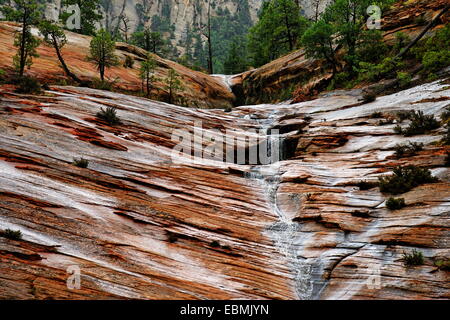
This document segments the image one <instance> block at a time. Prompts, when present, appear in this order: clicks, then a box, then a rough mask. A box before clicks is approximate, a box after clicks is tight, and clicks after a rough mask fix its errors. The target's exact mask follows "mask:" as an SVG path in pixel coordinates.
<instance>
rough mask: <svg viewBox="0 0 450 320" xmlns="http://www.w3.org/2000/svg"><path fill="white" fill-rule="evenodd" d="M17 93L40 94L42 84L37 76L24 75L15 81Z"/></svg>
mask: <svg viewBox="0 0 450 320" xmlns="http://www.w3.org/2000/svg"><path fill="white" fill-rule="evenodd" d="M13 83H14V84H15V85H17V87H16V92H17V93H25V94H39V93H41V92H42V88H41V84H40V83H39V81H38V80H37V79H36V78H33V77H29V76H23V77H20V78H18V79H16V80H14V81H13Z"/></svg>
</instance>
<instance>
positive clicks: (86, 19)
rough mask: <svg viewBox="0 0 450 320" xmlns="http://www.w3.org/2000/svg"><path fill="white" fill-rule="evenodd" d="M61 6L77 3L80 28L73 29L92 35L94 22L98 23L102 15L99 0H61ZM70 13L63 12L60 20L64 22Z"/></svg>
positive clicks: (94, 28)
mask: <svg viewBox="0 0 450 320" xmlns="http://www.w3.org/2000/svg"><path fill="white" fill-rule="evenodd" d="M61 4H62V5H63V6H70V5H78V7H79V8H80V14H81V16H80V20H81V29H80V30H73V31H74V32H78V33H81V34H85V35H88V36H94V35H95V30H96V24H97V23H99V22H100V21H101V20H102V18H103V16H102V14H101V13H100V0H62V2H61ZM70 15H71V13H63V14H62V15H61V18H62V20H63V21H64V22H65V21H66V20H67V19H68V18H69V16H70Z"/></svg>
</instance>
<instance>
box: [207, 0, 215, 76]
mask: <svg viewBox="0 0 450 320" xmlns="http://www.w3.org/2000/svg"><path fill="white" fill-rule="evenodd" d="M208 55H209V60H208V71H209V73H210V74H213V73H214V70H213V61H212V44H211V0H209V1H208Z"/></svg>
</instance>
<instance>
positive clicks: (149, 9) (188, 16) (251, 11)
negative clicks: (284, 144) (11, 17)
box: [47, 0, 330, 55]
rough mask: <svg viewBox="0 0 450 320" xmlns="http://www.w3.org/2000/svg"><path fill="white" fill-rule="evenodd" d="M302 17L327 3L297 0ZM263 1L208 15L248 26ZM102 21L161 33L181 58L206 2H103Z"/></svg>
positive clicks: (226, 6) (221, 6)
mask: <svg viewBox="0 0 450 320" xmlns="http://www.w3.org/2000/svg"><path fill="white" fill-rule="evenodd" d="M297 1H298V2H299V5H300V6H301V10H302V12H303V14H304V15H305V16H307V17H309V18H312V19H314V17H315V16H316V13H317V12H322V11H323V10H324V9H325V7H326V5H327V4H328V3H329V2H330V0H312V1H310V0H297ZM263 3H264V0H211V14H212V15H213V16H214V15H217V13H218V12H219V11H220V10H228V11H229V12H230V13H231V15H236V14H239V13H241V14H243V15H244V16H249V17H250V19H251V23H252V24H253V23H255V22H256V21H257V19H258V11H259V9H260V8H261V6H262V4H263ZM101 5H102V11H103V16H104V20H103V22H102V24H103V25H104V26H105V27H106V28H107V29H109V30H110V31H115V30H118V27H119V25H120V27H121V28H123V22H122V21H121V20H122V18H123V17H126V19H128V20H129V22H128V28H129V31H128V32H129V33H130V34H131V33H132V32H134V31H136V30H137V29H139V28H142V27H144V26H152V29H155V28H157V29H160V30H161V31H162V32H163V33H164V35H165V37H166V38H168V39H170V42H171V44H172V45H173V46H174V47H175V48H176V49H177V50H178V52H179V53H180V55H182V54H184V51H185V48H184V46H183V42H184V41H185V39H186V37H187V33H188V30H193V29H200V28H201V26H202V25H205V24H206V23H207V19H208V0H102V1H101ZM47 6H48V11H49V12H50V11H55V10H57V11H59V10H60V7H61V0H53V1H51V2H50V3H47Z"/></svg>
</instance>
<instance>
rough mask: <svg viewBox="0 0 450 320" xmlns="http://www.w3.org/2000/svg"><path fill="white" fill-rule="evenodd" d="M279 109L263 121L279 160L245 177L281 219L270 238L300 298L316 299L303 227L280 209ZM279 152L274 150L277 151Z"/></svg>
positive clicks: (271, 228) (281, 145) (281, 142)
mask: <svg viewBox="0 0 450 320" xmlns="http://www.w3.org/2000/svg"><path fill="white" fill-rule="evenodd" d="M276 115H277V110H274V111H273V112H271V113H270V114H269V116H268V118H267V119H264V120H262V121H260V124H261V127H262V128H263V130H265V133H266V136H267V139H268V149H269V150H268V152H269V154H270V155H272V153H273V152H278V159H279V160H278V161H275V162H272V163H270V164H268V165H260V166H253V167H252V168H251V169H250V171H249V172H247V173H246V174H245V177H246V178H247V179H250V180H252V182H251V183H254V182H255V181H256V182H257V183H259V184H260V185H261V186H263V189H264V190H265V196H266V199H267V203H268V205H269V207H270V209H271V211H272V212H273V213H275V214H276V215H277V217H278V221H277V222H275V223H274V224H272V225H270V226H269V227H268V228H267V229H266V232H267V235H268V236H269V237H270V238H271V239H272V240H273V242H274V244H275V246H276V248H277V249H278V250H279V251H280V253H281V254H283V255H284V256H285V257H286V260H287V264H288V267H289V269H290V270H291V272H292V273H293V277H294V282H295V291H296V294H297V296H298V298H299V299H302V300H308V299H312V298H313V297H314V296H315V295H316V294H314V291H315V290H314V285H313V274H314V273H316V272H315V270H316V269H317V266H315V265H312V264H311V263H310V261H308V260H307V259H306V258H303V257H300V256H299V252H298V249H299V244H301V241H302V239H301V238H302V234H301V230H300V229H301V225H300V224H299V223H297V222H293V221H292V220H291V219H290V218H288V217H287V215H286V214H285V213H284V212H283V210H281V209H280V208H279V206H278V199H277V194H278V187H279V184H280V177H281V174H282V172H281V170H280V167H281V163H280V161H282V160H283V159H284V156H285V152H284V148H285V144H284V139H283V136H282V135H280V134H272V129H271V127H272V125H273V122H274V118H275V117H276ZM274 147H276V148H277V150H276V151H274V150H273V148H274Z"/></svg>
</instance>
